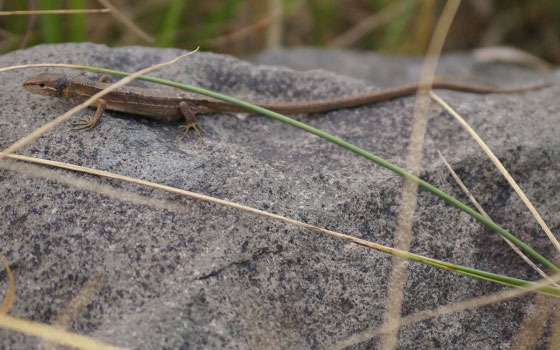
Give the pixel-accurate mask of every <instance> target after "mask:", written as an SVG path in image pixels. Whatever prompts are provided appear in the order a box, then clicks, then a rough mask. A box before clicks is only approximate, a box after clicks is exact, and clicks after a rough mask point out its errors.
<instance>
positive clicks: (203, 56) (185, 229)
mask: <svg viewBox="0 0 560 350" xmlns="http://www.w3.org/2000/svg"><path fill="white" fill-rule="evenodd" d="M181 53H182V51H180V50H174V49H155V48H143V47H126V48H116V49H111V48H108V47H106V46H102V45H93V44H65V45H52V46H46V45H45V46H37V47H34V48H31V49H27V50H22V51H16V52H12V53H10V54H7V55H4V56H1V57H0V66H2V67H4V66H9V65H15V64H25V63H39V62H58V63H60V62H70V63H76V64H88V65H95V66H100V67H106V68H112V69H118V70H125V71H135V70H138V69H141V68H144V67H146V66H149V65H152V64H155V63H159V62H162V61H166V60H169V59H171V58H173V57H175V56H177V55H179V54H181ZM298 54H299V55H300V56H303V57H302V58H301V59H302V60H307V61H311V60H312V59H313V57H316V60H317V64H316V65H315V67H319V66H321V64H320V62H319V61H320V60H319V59H318V57H323V60H327V58H328V57H335V56H334V55H342V56H343V58H344V59H341V61H340V62H344V64H342V63H341V65H344V67H352V62H356V63H355V66H356V67H357V69H358V68H359V69H360V70H359V71H358V73H357V74H356V75H357V76H361V77H362V78H364V79H369V80H370V81H369V82H368V81H364V80H357V79H355V78H349V77H348V76H343V75H337V74H335V73H330V72H327V71H324V70H315V71H308V72H299V71H293V70H291V69H288V68H281V67H278V66H256V65H252V64H250V63H246V62H243V61H239V60H237V59H235V58H232V57H227V56H221V55H216V54H211V53H205V52H201V53H197V54H195V55H192V56H189V57H187V58H185V59H183V60H182V61H181V62H179V63H177V64H175V65H173V66H171V67H167V68H164V69H162V70H160V71H158V72H155V73H153V75H155V76H159V77H164V78H171V79H173V80H176V81H180V82H185V83H190V84H193V85H198V86H202V87H205V88H209V89H214V90H217V91H220V92H224V93H226V94H230V95H235V96H239V97H247V98H249V99H252V100H256V99H267V100H271V99H276V100H278V101H282V100H298V99H301V100H307V99H313V98H321V97H333V96H339V95H342V94H352V93H358V92H363V91H365V90H366V89H376V86H390V85H396V84H398V83H403V82H411V81H413V80H414V77H415V75H416V72H417V68H418V67H419V60H418V59H416V58H406V57H401V58H398V59H394V58H391V57H383V56H376V55H371V54H358V53H351V52H350V53H341V52H328V51H327V52H326V51H320V50H316V51H313V50H310V49H307V51H305V52H304V51H301V52H300V53H298V52H297V51H294V52H287V53H285V55H286V56H292V57H293V58H294V59H296V58H297V57H296V56H297V55H298ZM275 55H281V53H275ZM329 55H333V56H329ZM275 57H278V56H275ZM280 57H281V56H280ZM325 57H326V58H325ZM337 57H338V56H337ZM256 60H258V61H259V62H262V63H271V62H272V61H273V60H268V61H267V59H266V57H265V56H261V57H260V58H258V59H256ZM368 60H370V61H368ZM275 62H276V63H277V64H281V62H282V60H279V61H275ZM368 62H371V64H369V65H368ZM395 62H398V63H399V64H398V65H397V64H395ZM314 64H315V63H314V62H310V65H311V66H313V65H314ZM442 67H443V68H444V71H443V72H442V74H443V73H445V74H454V73H455V74H461V75H469V74H476V75H483V76H484V77H485V78H486V79H490V80H492V81H496V82H497V83H499V84H500V83H501V84H502V85H507V86H511V85H517V86H519V85H527V84H531V83H533V82H540V81H542V80H543V79H545V78H546V79H549V80H554V79H555V76H554V75H553V74H549V75H548V76H545V75H542V74H537V73H535V72H531V71H529V70H526V69H522V68H518V67H509V66H503V65H496V64H481V63H474V62H473V61H472V60H471V59H470V57H469V56H468V55H466V54H465V55H462V54H461V55H452V56H448V57H443V59H442ZM454 67H456V69H455V70H454ZM465 67H467V68H468V69H467V68H465ZM368 68H369V70H368ZM40 71H43V70H39V69H34V70H25V71H16V72H10V73H2V74H1V75H0V77H1V81H2V93H1V94H0V105H1V106H2V108H0V125H1V127H0V143H1V145H0V146H1V147H2V148H5V147H7V146H8V145H10V144H11V143H12V142H14V141H16V140H18V139H19V138H21V137H22V136H24V135H26V134H27V133H29V132H31V131H33V130H35V129H36V128H38V127H39V126H41V125H42V124H43V123H45V122H46V121H48V120H51V119H53V118H54V117H56V116H58V115H60V114H61V113H63V112H64V111H66V110H67V109H69V108H70V107H71V106H72V104H70V103H67V102H61V101H58V100H54V99H51V98H48V97H42V96H36V95H31V94H28V93H27V92H25V91H24V90H23V89H22V88H21V84H22V83H23V81H24V80H25V79H26V78H28V77H30V76H32V75H34V74H37V73H39V72H40ZM51 71H59V70H55V69H51ZM366 71H367V72H366ZM71 73H72V74H85V73H75V72H71ZM376 73H379V74H376ZM87 75H88V76H91V77H92V79H95V78H94V75H92V74H87ZM137 84H139V85H142V86H147V85H146V83H140V82H138V83H137ZM559 93H560V88H559V87H557V86H554V87H552V88H549V89H546V90H541V91H535V92H530V93H525V94H518V95H488V96H477V95H470V94H464V93H456V92H455V93H454V92H441V93H440V95H441V96H444V98H445V99H446V100H447V101H448V103H450V104H451V105H452V106H454V107H455V108H456V109H457V110H458V111H459V112H460V113H461V114H462V115H463V116H464V117H465V119H466V120H467V121H468V122H469V123H471V125H472V126H473V128H474V129H475V130H477V131H478V132H479V133H480V135H481V136H482V137H483V138H484V139H485V140H486V141H487V142H488V144H489V145H490V147H491V148H492V149H493V150H494V151H495V152H496V154H497V155H498V157H500V159H501V160H502V161H503V162H504V164H505V165H506V166H507V167H508V169H509V170H510V171H511V173H512V175H513V176H514V177H515V178H516V179H517V180H518V182H519V184H520V186H521V187H522V188H523V189H524V190H525V191H526V193H527V195H528V196H529V197H530V198H531V199H532V200H533V201H534V204H535V206H536V207H537V208H538V210H539V211H540V212H541V214H542V216H543V217H544V218H545V220H547V222H548V224H549V225H550V227H551V228H552V230H553V231H554V232H556V233H558V232H559V231H560V216H559V215H558V212H559V209H560V195H559V192H560V182H559V175H558V174H559V171H560V113H559V112H558V111H559V110H560V106H559V105H558V104H559V103H560V100H559V99H558V97H557V96H558V95H559ZM413 106H414V98H412V97H409V98H402V99H398V100H395V101H391V102H384V103H379V104H376V105H371V106H364V107H361V108H355V109H350V110H341V111H334V112H330V113H326V114H323V115H310V116H303V117H302V118H301V119H302V120H303V121H304V122H306V123H309V124H311V125H313V126H315V127H317V128H319V129H322V130H325V131H327V132H330V133H333V134H335V135H337V136H339V137H341V138H343V139H345V140H348V141H350V142H352V143H354V144H356V145H358V146H360V147H362V148H365V149H366V150H368V151H371V152H373V153H375V154H377V155H379V156H381V157H383V158H385V159H387V160H389V161H392V162H394V163H396V164H397V165H399V166H405V163H404V160H405V159H406V152H407V146H408V137H409V134H410V129H411V123H412V109H413ZM91 113H92V112H91V110H88V111H84V112H82V113H81V114H80V115H81V116H86V115H90V114H91ZM199 120H200V124H201V126H202V128H204V130H205V131H206V132H207V134H208V136H207V137H206V139H205V141H204V142H201V141H200V140H199V139H198V138H197V137H195V136H192V135H191V136H190V137H187V138H185V139H180V136H181V134H180V131H179V130H178V125H179V124H159V123H157V122H154V121H150V120H147V119H142V118H140V119H139V118H134V117H131V116H129V115H125V114H119V113H108V115H107V116H106V117H105V118H104V119H103V120H102V122H101V124H100V125H99V126H98V127H97V128H95V129H94V130H92V131H90V132H72V131H70V128H71V126H70V122H65V123H63V124H61V125H59V126H58V127H57V128H56V129H55V130H53V131H51V132H49V133H48V134H46V135H44V136H43V137H41V138H40V139H38V140H36V141H34V142H33V143H32V144H30V145H28V146H26V147H25V148H24V149H23V150H21V151H20V152H21V154H26V155H32V156H36V157H41V158H47V159H52V160H57V161H63V162H69V163H74V164H79V165H84V166H88V167H93V168H96V169H101V170H107V171H112V172H115V173H118V174H122V175H128V176H132V177H137V178H141V179H144V180H149V181H154V182H157V183H160V184H165V185H169V186H174V187H178V188H181V189H186V190H191V191H194V192H199V193H202V194H206V195H210V196H215V197H218V198H221V199H227V200H231V201H235V202H239V203H241V204H245V205H249V206H253V207H256V208H259V209H264V210H267V211H270V212H273V213H278V214H282V215H285V216H288V217H291V218H294V219H298V220H302V221H305V222H307V223H311V224H315V225H318V226H321V227H325V228H328V229H331V230H338V231H342V232H345V233H348V234H352V235H355V236H358V237H361V238H364V239H368V240H371V241H374V242H377V243H381V244H385V245H392V240H393V232H394V230H395V226H396V216H397V211H398V206H399V200H400V188H401V184H402V180H401V179H400V178H399V177H398V176H396V175H394V174H392V173H391V172H389V171H387V170H385V169H382V168H380V167H379V166H376V165H374V164H371V163H368V162H367V161H365V160H364V159H361V158H359V157H357V156H355V155H353V154H350V153H349V152H348V151H345V150H343V149H340V148H338V147H336V146H333V145H331V144H328V143H327V142H325V141H323V140H321V139H319V138H317V137H314V136H310V135H308V134H306V133H304V132H302V131H299V130H296V129H294V128H292V127H290V126H287V125H284V124H281V123H279V122H275V121H272V120H269V119H267V118H265V117H262V116H252V117H249V118H247V119H246V120H240V119H237V118H235V117H233V116H229V115H209V116H201V117H200V118H199ZM437 150H441V151H442V152H443V153H444V154H445V156H446V157H448V160H449V161H450V162H451V164H452V165H453V166H454V168H455V169H456V170H457V172H458V173H459V174H460V176H461V177H462V178H463V179H464V181H465V182H466V184H467V185H468V186H469V188H470V189H471V190H472V191H473V193H474V194H475V195H476V196H477V198H478V199H479V201H480V202H481V203H482V205H483V206H484V207H485V208H486V209H487V211H488V212H489V214H490V215H491V216H492V217H493V218H494V219H495V220H496V221H497V222H498V223H500V224H503V225H504V227H506V228H507V229H510V230H511V231H512V232H513V233H514V234H516V235H517V236H518V237H519V238H521V239H522V240H523V241H525V242H526V243H527V244H529V245H531V246H532V247H533V248H535V249H536V250H538V251H539V252H540V253H542V254H544V255H545V256H547V257H552V256H553V248H552V247H551V245H550V244H549V243H548V241H547V240H546V238H545V236H544V234H543V233H542V232H541V231H540V230H539V228H538V226H537V224H536V223H535V222H534V220H532V219H531V218H530V216H529V214H528V212H527V210H525V209H524V208H523V206H522V205H521V203H520V201H519V199H518V198H517V196H516V195H515V194H513V193H512V191H511V190H510V189H509V188H508V186H507V185H506V182H505V181H504V180H503V179H502V178H501V177H500V176H499V175H498V173H497V171H496V170H495V169H494V168H493V167H492V165H491V163H490V161H489V160H487V159H486V158H485V157H484V155H483V154H482V152H481V150H480V149H479V148H478V146H476V145H475V144H474V142H473V141H472V140H471V139H470V138H469V137H468V136H467V134H466V133H465V132H464V131H462V130H461V129H460V127H459V126H458V125H457V124H456V123H455V122H453V121H452V120H451V118H450V117H449V116H448V115H447V114H446V113H444V112H443V111H442V110H441V109H440V108H439V107H437V106H435V105H434V106H433V107H431V108H430V119H429V123H428V132H427V135H426V142H425V152H424V160H423V169H424V170H423V173H422V177H423V178H424V179H425V180H427V181H429V182H431V183H433V184H434V185H436V186H438V187H440V188H441V189H443V190H444V191H446V192H448V193H451V194H452V195H454V196H456V197H457V198H459V199H461V200H462V201H464V202H466V198H465V196H464V195H463V194H462V193H461V191H460V189H459V188H458V186H457V185H455V183H454V182H453V180H452V178H451V176H450V175H449V174H448V173H447V171H446V170H445V168H444V166H443V164H442V163H441V161H440V160H439V159H438V157H437ZM8 165H9V166H10V167H12V169H11V170H6V169H2V170H0V196H1V197H2V199H3V200H2V201H1V203H0V212H1V213H2V217H3V220H2V221H1V222H0V242H1V244H0V251H1V252H2V253H3V254H4V255H6V256H7V258H8V260H9V262H10V264H11V266H12V269H13V272H14V275H15V278H16V282H17V293H16V302H15V304H14V306H13V308H12V310H11V311H10V313H11V314H12V315H14V316H18V317H22V318H25V319H30V320H34V321H38V322H45V323H54V322H55V321H56V320H57V318H58V317H59V315H60V314H62V313H64V310H66V308H67V306H68V304H69V303H70V302H71V300H72V299H73V298H74V297H75V296H76V295H77V294H78V293H79V292H80V290H81V289H82V287H83V286H84V284H85V283H86V282H87V281H88V280H90V279H92V278H95V277H96V276H103V278H105V279H106V281H107V283H106V284H105V286H104V287H103V288H102V289H101V290H100V291H99V293H97V294H96V295H95V297H94V298H93V299H92V300H91V302H90V303H89V304H88V305H87V307H85V308H83V309H81V310H80V312H79V313H78V314H77V316H76V317H74V318H72V321H71V322H70V325H69V329H70V330H72V331H75V332H78V333H81V334H86V335H89V336H92V337H94V338H97V339H100V340H103V341H106V342H109V343H111V344H114V345H119V346H123V347H127V348H132V349H221V348H228V349H247V348H253V349H323V348H329V347H331V346H332V344H334V343H336V342H337V341H340V340H343V339H345V338H346V337H348V336H349V335H352V334H355V333H356V332H359V331H361V330H364V329H368V328H372V327H378V326H380V325H381V324H382V322H383V313H384V307H385V301H386V298H387V296H386V285H387V280H388V272H389V270H390V264H391V258H390V257H389V256H387V255H384V254H382V253H379V252H375V251H370V250H367V249H365V248H363V247H358V246H354V245H350V244H347V243H345V242H342V241H339V240H335V239H333V238H329V237H324V236H321V235H319V234H317V233H313V232H309V231H306V230H303V229H299V228H296V227H294V226H291V225H287V224H283V223H278V222H273V221H270V220H268V219H265V218H260V217H257V216H254V215H250V214H245V213H241V212H238V211H236V210H233V209H230V208H224V207H219V206H216V205H212V204H208V203H205V202H202V201H198V200H192V199H186V198H181V197H179V196H177V195H172V194H167V193H164V192H161V191H157V190H151V189H146V188H142V187H138V186H135V185H130V184H125V183H121V182H118V181H113V180H106V179H99V178H96V177H94V176H89V175H81V174H75V173H70V172H68V171H63V170H52V169H48V168H45V167H42V168H40V169H39V170H40V171H39V170H37V169H35V168H31V169H27V168H21V167H19V168H15V169H14V168H13V167H14V166H16V165H17V164H15V163H9V164H8ZM75 178H77V179H79V180H80V181H86V183H87V184H88V185H87V188H85V187H84V186H85V185H83V184H82V185H80V186H77V185H71V184H69V183H68V179H70V180H71V179H75ZM125 194H128V195H125ZM139 197H140V199H142V200H143V201H140V199H138V198H139ZM139 201H140V202H139ZM411 251H412V252H414V253H418V254H423V255H426V256H429V257H434V258H438V259H443V260H446V261H450V262H454V263H457V264H462V265H467V266H471V267H474V268H479V269H483V270H487V271H492V272H496V273H503V274H507V275H510V276H514V277H519V278H526V279H537V276H536V274H535V273H534V272H532V271H531V270H530V269H529V268H528V267H526V266H525V265H524V264H523V263H522V262H521V259H520V258H518V257H517V256H516V255H515V254H514V253H513V252H511V251H510V250H509V249H508V248H506V247H505V244H504V243H503V242H502V240H501V239H500V238H499V237H497V236H496V234H494V233H492V232H489V231H488V230H486V229H485V228H483V227H482V226H481V225H480V224H478V223H477V222H475V221H474V220H473V219H471V218H469V217H468V216H467V215H465V214H462V213H460V212H458V211H457V210H456V209H454V208H452V207H450V206H448V205H446V204H444V203H443V201H442V200H440V199H437V198H435V197H433V196H432V195H430V194H428V193H426V191H420V193H419V198H418V210H417V212H416V214H415V223H414V230H413V239H412V247H411ZM6 285H7V278H6V274H5V273H4V272H2V273H0V286H1V288H3V290H5V286H6ZM502 289H503V287H502V286H499V285H495V284H492V283H489V282H485V281H480V280H475V279H472V278H468V277H464V276H460V275H456V274H453V273H450V272H443V271H439V270H435V269H434V268H431V267H427V266H423V265H420V264H416V263H411V264H410V265H409V269H408V279H407V284H406V290H405V291H404V304H403V315H409V314H412V313H414V312H418V311H422V310H426V309H432V308H436V307H438V306H442V305H447V304H450V303H454V302H460V301H463V300H467V299H470V298H474V297H477V296H482V295H486V294H489V293H492V292H497V291H500V290H502ZM533 299H534V296H532V295H531V296H525V297H522V298H519V299H516V300H512V301H506V302H500V303H497V304H493V305H491V306H488V307H484V308H481V309H477V310H470V311H465V312H460V313H456V314H452V315H449V316H445V317H438V318H435V319H431V320H429V321H427V322H422V323H419V324H414V325H411V326H407V327H405V328H403V329H401V331H400V332H399V347H400V348H402V349H432V348H433V349H435V348H443V349H509V348H510V346H511V344H512V342H513V341H514V338H515V336H516V334H517V333H518V329H519V327H520V325H521V323H522V321H523V319H524V317H525V315H526V314H527V313H528V312H529V311H530V310H531V309H532V308H533ZM550 303H551V304H550V305H551V307H553V305H554V303H553V302H552V301H551V302H550ZM38 342H39V341H38V340H36V339H34V338H31V337H27V336H24V335H21V334H17V333H14V332H10V331H5V330H0V348H6V349H29V348H32V347H34V346H36V345H37V343H38ZM539 346H540V347H541V348H543V349H544V348H547V338H546V337H544V338H543V339H542V340H541V341H540V343H539ZM376 347H379V343H378V339H373V340H370V341H368V342H364V343H361V344H359V345H357V346H356V347H355V348H356V349H370V348H376Z"/></svg>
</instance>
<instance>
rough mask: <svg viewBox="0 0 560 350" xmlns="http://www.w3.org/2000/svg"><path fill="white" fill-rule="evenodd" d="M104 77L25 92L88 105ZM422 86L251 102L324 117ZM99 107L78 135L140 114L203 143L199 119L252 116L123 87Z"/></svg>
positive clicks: (38, 82) (45, 84) (41, 81)
mask: <svg viewBox="0 0 560 350" xmlns="http://www.w3.org/2000/svg"><path fill="white" fill-rule="evenodd" d="M105 78H106V76H103V77H102V79H100V80H99V81H93V80H88V79H85V78H80V77H70V76H66V75H64V74H59V73H42V74H39V75H37V76H35V77H33V78H30V79H28V80H26V81H25V82H24V83H23V87H24V89H25V90H27V91H29V92H31V93H34V94H39V95H47V96H53V97H58V98H62V99H69V100H75V101H78V102H83V101H85V100H87V99H88V98H89V97H91V96H92V95H94V94H95V93H97V92H99V91H101V90H102V89H104V88H105V87H107V86H108V85H109V84H108V83H106V82H104V80H105ZM547 86H550V84H548V83H545V84H540V85H533V86H530V87H525V88H515V89H500V88H487V87H475V86H469V85H461V84H455V83H449V82H438V81H435V82H434V83H433V84H432V85H431V89H444V90H453V91H459V92H467V93H474V94H493V93H498V94H512V93H519V92H525V91H529V90H536V89H540V88H544V87H547ZM422 87H426V86H422V85H421V84H408V85H402V86H397V87H393V88H388V89H383V90H377V91H372V92H366V93H363V94H358V95H350V96H342V97H334V98H328V99H320V100H312V101H302V102H281V103H276V102H274V103H272V102H265V101H256V102H252V103H253V104H255V105H257V106H260V107H263V108H266V109H269V110H272V111H274V112H278V113H282V114H310V113H323V112H328V111H332V110H338V109H344V108H353V107H358V106H363V105H367V104H372V103H377V102H381V101H388V100H392V99H397V98H400V97H405V96H410V95H414V94H416V92H417V91H418V89H419V88H422ZM94 106H95V107H97V110H96V112H95V114H94V116H93V117H92V118H89V119H80V120H79V121H77V122H75V123H74V126H76V127H75V128H74V129H75V130H79V129H92V128H93V127H95V126H96V125H97V124H98V123H99V121H100V120H101V116H102V115H103V113H104V111H105V110H113V111H118V112H124V113H129V114H136V115H141V116H145V117H148V118H152V119H155V120H157V121H161V122H174V121H178V120H180V119H183V118H184V119H186V122H187V124H186V125H182V126H181V127H180V128H181V130H183V131H184V132H185V134H187V133H188V131H189V130H191V129H193V130H195V131H196V132H197V133H198V135H199V136H200V137H201V138H202V133H203V131H202V129H201V128H200V127H199V126H198V124H197V120H196V117H195V115H197V114H211V113H247V112H248V111H247V110H246V109H245V108H243V107H240V106H236V105H233V104H230V103H227V102H223V101H220V100H217V99H213V98H210V97H206V96H202V95H197V94H193V93H187V92H181V93H177V92H173V91H170V90H163V89H150V88H140V87H132V86H128V87H123V88H120V89H117V90H115V91H112V92H110V93H108V94H107V95H105V96H104V97H102V98H101V99H99V100H97V101H96V102H95V103H94Z"/></svg>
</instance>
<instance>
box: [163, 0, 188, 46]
mask: <svg viewBox="0 0 560 350" xmlns="http://www.w3.org/2000/svg"><path fill="white" fill-rule="evenodd" d="M188 3H189V1H187V0H173V1H171V4H170V5H169V8H168V10H167V13H166V14H165V18H164V19H163V24H162V26H161V29H160V31H159V35H158V39H157V42H158V45H159V46H161V47H168V46H172V45H173V44H174V43H175V36H176V34H177V32H178V27H179V25H180V23H181V18H182V16H184V13H183V10H184V9H185V7H186V6H187V4H188Z"/></svg>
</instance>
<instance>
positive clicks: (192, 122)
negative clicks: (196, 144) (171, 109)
mask: <svg viewBox="0 0 560 350" xmlns="http://www.w3.org/2000/svg"><path fill="white" fill-rule="evenodd" d="M179 109H180V110H181V113H183V116H184V117H185V119H186V120H187V124H186V125H181V126H180V127H179V129H181V130H182V131H183V132H184V134H183V137H184V136H186V135H187V133H188V132H189V130H191V129H193V130H194V131H196V133H197V134H198V137H200V139H201V140H203V135H206V133H205V132H204V130H202V128H201V127H200V126H198V122H197V121H196V118H195V116H194V113H193V112H192V110H191V108H190V107H189V105H188V103H186V102H185V101H181V102H180V103H179Z"/></svg>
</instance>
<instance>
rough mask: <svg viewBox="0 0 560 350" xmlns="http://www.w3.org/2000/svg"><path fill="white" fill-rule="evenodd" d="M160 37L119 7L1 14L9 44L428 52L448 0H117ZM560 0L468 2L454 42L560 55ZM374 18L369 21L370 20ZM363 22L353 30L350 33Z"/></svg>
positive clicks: (50, 1)
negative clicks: (82, 11)
mask: <svg viewBox="0 0 560 350" xmlns="http://www.w3.org/2000/svg"><path fill="white" fill-rule="evenodd" d="M111 4H112V5H113V6H115V7H116V8H117V9H119V10H120V11H122V13H123V14H124V15H125V16H126V17H128V18H129V19H130V20H132V22H134V23H135V24H136V25H137V26H138V27H140V28H141V29H142V30H143V31H144V32H146V33H147V34H148V35H150V36H152V37H153V39H154V41H153V42H150V41H148V40H146V39H143V38H142V37H140V36H139V35H137V34H135V33H134V32H133V31H131V30H130V29H129V28H128V27H126V26H125V25H123V23H121V22H120V21H119V20H117V19H116V18H115V17H114V16H112V15H111V14H87V15H34V16H2V17H0V51H1V52H8V51H11V50H15V49H18V48H22V47H28V46H32V45H36V44H39V43H54V42H66V41H74V42H79V41H92V42H96V43H105V44H107V45H110V46H121V45H155V46H161V47H179V48H186V49H192V48H194V47H196V46H199V45H200V46H201V48H202V49H203V50H210V51H214V52H220V53H229V54H233V55H236V56H239V57H243V56H247V55H250V54H253V53H256V52H259V51H262V50H265V49H269V48H274V47H278V46H287V47H292V46H301V45H311V46H326V47H341V48H352V49H361V50H375V51H381V52H387V53H409V54H410V53H413V54H423V53H424V52H425V49H426V45H427V43H428V40H429V38H430V35H431V33H432V30H433V26H434V22H435V20H436V18H437V16H438V14H439V12H440V11H441V7H442V6H443V4H444V1H441V0H440V1H436V0H400V1H392V0H205V1H196V0H112V1H111ZM103 7H105V6H103V3H102V1H94V0H27V1H24V0H0V8H1V9H2V10H3V11H13V10H28V9H68V8H72V9H76V8H103ZM559 23H560V2H558V1H552V0H546V1H528V0H527V1H508V0H494V1H491V0H469V1H463V3H462V5H461V8H460V9H459V12H458V14H457V17H456V18H455V21H454V24H453V26H452V28H451V31H450V33H449V37H448V40H447V42H446V49H447V50H465V49H470V48H475V47H482V46H494V45H511V46H516V47H519V48H521V49H523V50H526V51H529V52H531V53H534V54H536V55H538V56H540V57H542V58H544V59H546V60H549V61H551V62H554V63H558V62H560V42H559V33H560V24H559ZM364 26H366V27H367V28H362V27H364ZM356 28H358V29H360V28H361V29H362V32H361V33H359V34H358V35H357V36H355V37H354V38H352V40H348V39H347V38H346V39H345V38H344V36H342V37H341V35H343V34H345V33H348V31H350V30H354V31H355V30H356Z"/></svg>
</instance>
